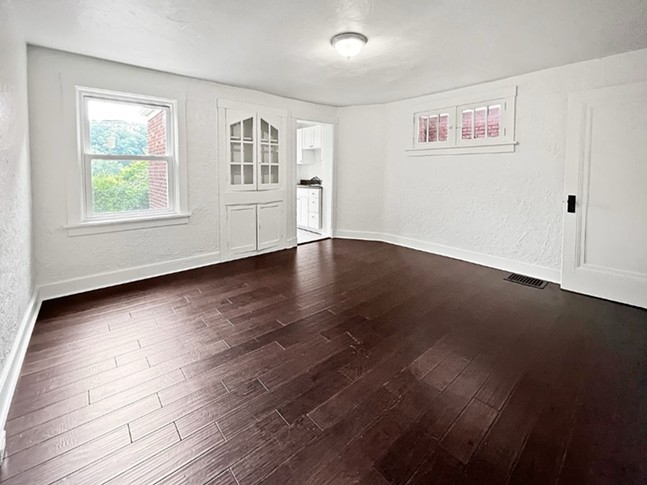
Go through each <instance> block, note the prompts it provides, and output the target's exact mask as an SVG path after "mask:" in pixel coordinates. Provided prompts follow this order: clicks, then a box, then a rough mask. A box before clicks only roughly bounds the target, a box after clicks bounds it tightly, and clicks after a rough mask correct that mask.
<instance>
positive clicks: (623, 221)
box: [562, 82, 647, 308]
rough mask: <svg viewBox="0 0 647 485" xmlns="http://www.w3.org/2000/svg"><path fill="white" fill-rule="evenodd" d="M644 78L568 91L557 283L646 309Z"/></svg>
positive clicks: (646, 91) (646, 99)
mask: <svg viewBox="0 0 647 485" xmlns="http://www.w3.org/2000/svg"><path fill="white" fill-rule="evenodd" d="M646 126H647V83H645V82H643V83H639V84H630V85H625V86H614V87H609V88H603V89H597V90H593V91H586V92H582V93H576V94H573V95H571V97H570V99H569V125H568V138H567V153H566V181H565V189H566V194H565V195H566V197H565V202H566V204H565V205H566V207H565V209H566V214H565V217H564V244H563V251H564V254H563V259H562V261H563V267H562V287H563V288H565V289H567V290H572V291H577V292H580V293H585V294H588V295H593V296H599V297H602V298H606V299H609V300H615V301H619V302H622V303H629V304H630V305H636V306H640V307H643V308H647V245H646V241H647V190H646V189H645V188H646V187H647V163H645V154H646V153H647V137H645V127H646Z"/></svg>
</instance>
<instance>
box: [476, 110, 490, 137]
mask: <svg viewBox="0 0 647 485" xmlns="http://www.w3.org/2000/svg"><path fill="white" fill-rule="evenodd" d="M486 115H487V108H477V109H476V110H475V111H474V138H485V118H486Z"/></svg>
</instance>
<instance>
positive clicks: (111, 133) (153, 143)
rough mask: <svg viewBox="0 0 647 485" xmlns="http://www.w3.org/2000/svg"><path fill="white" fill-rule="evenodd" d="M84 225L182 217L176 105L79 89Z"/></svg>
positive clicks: (144, 97) (168, 102)
mask: <svg viewBox="0 0 647 485" xmlns="http://www.w3.org/2000/svg"><path fill="white" fill-rule="evenodd" d="M77 95H78V104H77V106H78V132H79V152H80V153H79V154H80V180H81V184H82V190H81V199H82V200H81V211H80V212H81V214H80V220H79V223H81V224H83V223H87V224H91V223H99V224H100V223H102V222H105V223H110V222H118V221H133V220H135V221H136V220H148V219H154V218H163V217H164V216H172V215H173V214H179V212H180V207H179V168H178V157H177V149H176V148H177V134H176V126H177V120H176V102H175V101H174V100H170V99H162V98H154V97H148V96H139V95H132V94H127V93H116V92H109V91H101V90H95V89H86V88H77Z"/></svg>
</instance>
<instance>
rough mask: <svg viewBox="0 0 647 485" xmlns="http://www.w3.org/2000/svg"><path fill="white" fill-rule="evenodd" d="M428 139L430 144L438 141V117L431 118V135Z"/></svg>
mask: <svg viewBox="0 0 647 485" xmlns="http://www.w3.org/2000/svg"><path fill="white" fill-rule="evenodd" d="M427 139H428V140H429V141H430V142H434V141H438V116H430V117H429V134H428V135H427Z"/></svg>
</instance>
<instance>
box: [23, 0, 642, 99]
mask: <svg viewBox="0 0 647 485" xmlns="http://www.w3.org/2000/svg"><path fill="white" fill-rule="evenodd" d="M13 4H14V6H15V9H16V10H17V12H18V16H19V19H20V21H21V23H22V28H23V31H24V33H25V37H26V40H27V41H28V42H29V43H31V44H37V45H41V46H46V47H51V48H55V49H61V50H66V51H70V52H76V53H80V54H86V55H90V56H95V57H100V58H105V59H111V60H115V61H120V62H125V63H129V64H134V65H138V66H144V67H149V68H153V69H159V70H162V71H168V72H173V73H178V74H184V75H188V76H194V77H199V78H204V79H210V80H213V81H218V82H221V83H226V84H232V85H236V86H242V87H248V88H254V89H258V90H261V91H265V92H268V93H273V94H279V95H283V96H287V97H291V98H297V99H302V100H307V101H314V102H319V103H325V104H331V105H338V106H343V105H353V104H369V103H380V102H386V101H392V100H397V99H403V98H407V97H412V96H417V95H422V94H428V93H434V92H439V91H443V90H447V89H452V88H456V87H461V86H465V85H470V84H476V83H481V82H484V81H489V80H493V79H499V78H503V77H508V76H512V75H516V74H521V73H525V72H531V71H536V70H539V69H543V68H546V67H552V66H558V65H563V64H568V63H571V62H576V61H582V60H586V59H592V58H596V57H603V56H607V55H611V54H616V53H620V52H625V51H630V50H635V49H640V48H644V47H647V28H646V27H647V0H489V1H484V0H13ZM347 30H352V31H358V32H361V33H363V34H365V35H366V36H367V37H368V38H369V41H368V44H367V45H366V47H365V48H364V50H363V51H362V52H361V53H360V54H359V55H358V56H357V57H355V58H353V59H352V60H350V61H348V60H346V59H344V58H342V57H341V56H339V55H338V54H337V53H336V51H335V50H334V49H333V47H332V46H331V45H330V42H329V41H330V38H331V37H332V36H333V35H334V34H336V33H339V32H342V31H347Z"/></svg>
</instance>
